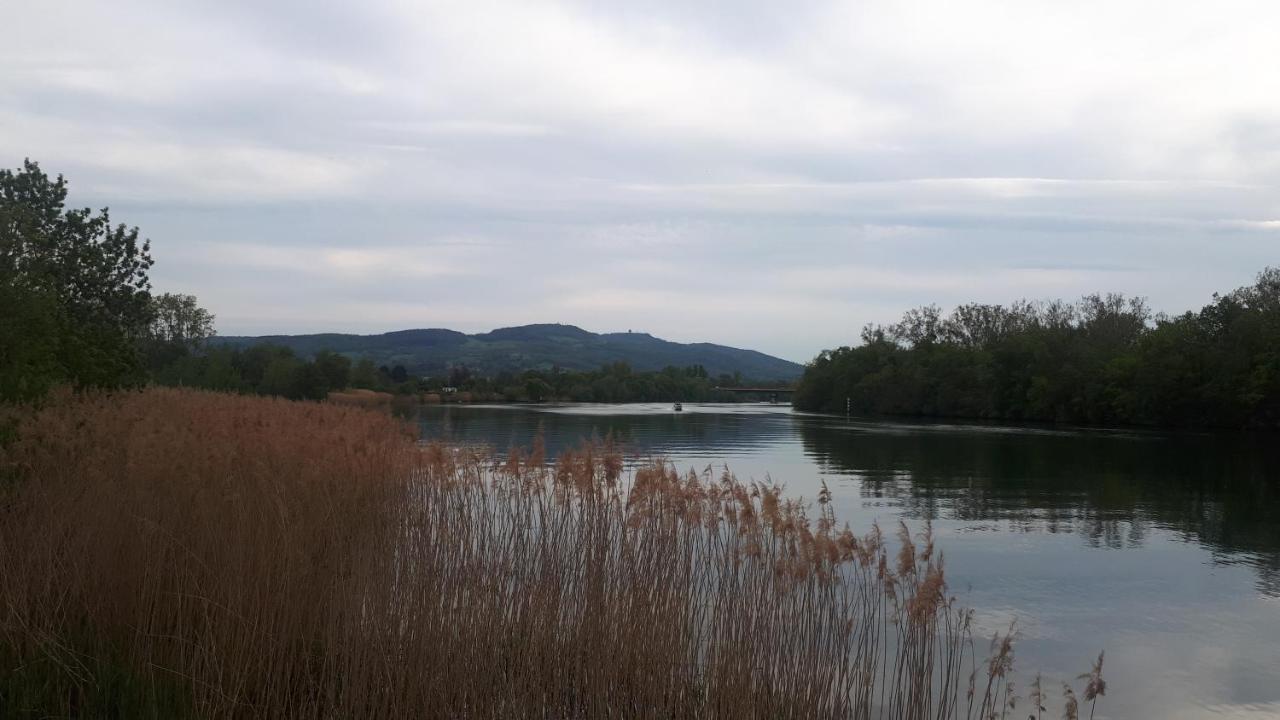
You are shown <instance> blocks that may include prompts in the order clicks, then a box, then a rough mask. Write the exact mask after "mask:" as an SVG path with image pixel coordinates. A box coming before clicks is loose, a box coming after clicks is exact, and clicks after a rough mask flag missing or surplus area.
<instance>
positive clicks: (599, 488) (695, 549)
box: [0, 389, 1105, 720]
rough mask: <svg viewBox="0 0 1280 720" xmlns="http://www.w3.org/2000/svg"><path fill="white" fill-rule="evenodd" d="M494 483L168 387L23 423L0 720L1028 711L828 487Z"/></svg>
mask: <svg viewBox="0 0 1280 720" xmlns="http://www.w3.org/2000/svg"><path fill="white" fill-rule="evenodd" d="M491 457H492V456H491V455H489V454H488V453H483V452H479V451H476V450H473V449H463V448H455V447H447V446H442V445H430V446H425V447H422V446H419V445H417V444H416V442H415V441H414V438H413V436H412V434H411V433H410V431H409V429H408V428H407V427H406V426H405V425H402V424H400V423H398V422H397V421H395V420H393V419H392V418H391V417H390V416H387V415H385V414H378V413H375V412H369V411H365V410H360V409H356V408H350V407H344V406H341V405H336V404H312V403H294V402H289V401H284V400H271V399H264V398H255V397H239V396H231V395H217V394H209V393H200V392H193V391H182V390H173V389H168V390H159V389H156V390H148V391H146V392H141V393H128V394H118V395H111V396H106V395H91V396H78V397H77V396H71V395H65V396H60V397H57V398H55V399H53V400H52V401H50V402H48V403H47V404H46V405H45V406H43V408H42V409H39V410H30V411H27V412H26V413H24V416H23V418H22V419H21V421H20V423H19V430H18V439H17V441H16V442H14V443H13V444H12V445H11V446H10V447H9V448H7V449H6V450H5V451H4V453H3V456H2V458H0V460H2V461H3V462H4V463H5V466H6V467H7V468H9V472H10V474H12V475H15V476H16V477H17V480H16V481H15V482H11V483H10V484H9V485H8V486H7V487H5V488H4V489H2V490H0V716H4V717H26V716H31V717H46V716H76V717H156V718H160V717H164V718H169V717H182V716H199V717H315V718H321V717H323V718H329V717H463V718H496V717H503V718H505V717H543V718H597V717H601V718H607V717H615V718H646V717H653V718H658V717H662V718H675V717H690V718H692V717H732V718H756V717H759V718H766V717H767V718H777V717H805V718H834V717H882V718H921V719H924V718H930V719H937V720H944V719H946V718H976V717H984V718H985V717H1001V716H1003V715H1004V714H1005V713H1006V712H1008V711H1009V710H1010V709H1011V707H1012V702H1013V699H1014V695H1013V692H1012V688H1011V685H1010V683H1009V677H1008V676H1009V671H1010V666H1011V664H1012V645H1011V644H1010V639H1009V638H1008V637H997V638H996V639H995V640H994V641H993V643H992V650H991V653H990V655H989V657H988V658H987V659H985V660H979V659H978V657H977V655H976V654H975V652H974V649H973V642H972V640H971V631H972V625H971V615H970V613H969V612H968V611H967V610H965V609H963V608H961V607H960V606H959V605H958V604H957V603H956V602H955V600H954V599H953V598H952V597H950V596H949V595H948V594H947V588H946V581H945V576H944V568H943V561H942V556H941V554H940V553H939V552H938V551H937V550H936V548H935V547H934V543H933V539H932V537H931V534H930V533H929V532H928V530H927V528H926V530H925V532H924V533H923V534H922V535H920V536H912V535H911V534H910V533H909V532H908V531H907V529H906V528H905V527H900V528H899V529H898V531H897V532H896V538H895V539H894V541H892V542H890V541H887V540H886V538H885V537H884V535H883V534H882V533H881V531H880V530H879V529H878V528H872V529H871V531H870V532H869V533H868V534H866V535H862V536H857V535H855V534H854V533H853V532H852V531H851V530H850V529H848V528H847V527H843V526H839V525H838V524H837V521H836V519H835V517H834V515H833V513H832V511H831V505H830V502H829V500H830V497H829V493H827V492H826V491H825V489H824V492H823V493H822V494H821V495H820V496H819V498H817V500H818V504H817V506H816V508H810V507H807V506H805V505H802V504H799V503H797V502H794V501H791V500H788V499H786V498H785V497H784V496H783V495H782V494H781V491H780V489H779V488H778V487H777V486H774V485H771V484H759V483H743V482H739V481H738V480H737V479H735V478H734V477H732V476H731V475H728V474H723V475H720V476H712V475H711V474H710V473H704V474H701V475H699V474H680V473H677V472H676V471H675V470H674V469H673V468H672V467H671V466H670V465H668V464H666V463H663V462H661V461H653V462H650V463H647V464H644V465H642V466H640V467H638V468H637V469H635V470H634V471H631V472H624V466H623V462H622V458H621V456H620V455H619V454H618V453H617V452H616V451H615V450H614V449H613V448H611V447H609V446H607V445H588V446H584V447H583V448H581V449H580V450H578V451H575V452H571V453H568V454H565V455H563V456H561V457H560V458H558V459H557V461H556V462H555V463H554V464H553V465H548V464H547V463H546V462H545V459H544V458H543V457H542V450H541V448H540V447H537V446H535V447H534V448H531V449H530V450H528V451H527V452H523V451H513V452H512V453H511V455H510V456H509V457H507V458H506V459H505V461H502V462H495V461H494V460H492V459H491ZM1095 670H1096V675H1097V678H1096V679H1095V680H1094V681H1091V682H1092V685H1091V689H1092V690H1093V691H1094V692H1093V694H1094V695H1097V694H1102V692H1105V684H1101V679H1100V677H1101V676H1100V673H1101V660H1099V663H1098V665H1097V666H1096V667H1095ZM1099 687H1101V688H1103V690H1102V691H1097V690H1098V688H1099ZM1038 704H1039V698H1037V705H1038Z"/></svg>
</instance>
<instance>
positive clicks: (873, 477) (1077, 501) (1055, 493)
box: [800, 421, 1280, 596]
mask: <svg viewBox="0 0 1280 720" xmlns="http://www.w3.org/2000/svg"><path fill="white" fill-rule="evenodd" d="M800 428H801V438H802V441H803V443H804V447H805V451H806V453H808V454H809V455H811V456H813V457H815V458H816V459H817V460H818V461H819V462H820V464H822V465H823V466H825V467H826V468H828V471H829V472H832V473H839V474H843V475H849V476H854V477H857V478H859V480H860V483H861V492H862V493H863V495H864V497H868V498H877V497H891V498H892V499H893V500H894V503H895V504H897V505H900V506H901V507H902V508H903V509H904V511H905V513H906V515H907V516H908V517H910V518H913V519H931V520H933V519H955V520H966V521H974V522H998V523H1002V524H1004V525H1005V527H1006V529H1013V530H1017V529H1019V528H1021V529H1024V530H1027V531H1033V532H1060V533H1075V534H1078V535H1080V536H1081V537H1083V538H1084V539H1085V540H1086V542H1088V543H1090V544H1095V545H1100V546H1101V545H1105V546H1110V547H1123V546H1132V545H1141V544H1143V543H1144V542H1145V539H1146V536H1147V534H1148V531H1149V530H1150V528H1151V526H1152V525H1153V524H1154V525H1155V526H1157V527H1162V528H1168V529H1171V530H1174V531H1176V532H1180V533H1185V534H1186V535H1187V536H1188V537H1189V538H1193V539H1195V540H1196V541H1197V542H1199V543H1201V544H1203V545H1205V546H1206V547H1209V548H1210V549H1212V550H1213V551H1214V552H1215V553H1219V554H1221V555H1222V556H1223V557H1224V558H1229V559H1230V561H1232V562H1239V561H1244V562H1247V563H1249V564H1251V565H1254V566H1255V567H1256V568H1257V570H1258V572H1259V576H1260V579H1259V584H1260V588H1261V589H1262V591H1263V592H1266V593H1267V594H1269V595H1273V596H1280V486H1277V483H1276V478H1277V477H1280V442H1277V441H1280V438H1278V437H1276V436H1274V435H1270V434H1249V433H1207V432H1206V433H1194V434H1193V433H1179V434H1176V435H1165V434H1155V433H1150V434H1149V433H1147V432H1146V431H1135V432H1131V433H1115V432H1055V431H1050V430H1046V431H1043V432H1036V431H1030V432H1028V431H1024V430H1010V429H1001V428H989V429H986V430H982V429H975V428H973V427H966V428H964V429H957V428H955V427H954V426H946V425H939V426H936V428H935V429H932V430H931V429H930V428H929V427H928V426H925V427H923V428H922V427H921V426H910V427H909V428H906V427H902V426H899V431H897V432H895V431H894V426H893V425H885V424H874V425H873V424H864V423H859V422H856V421H854V422H849V423H844V422H841V421H831V422H828V423H823V424H816V423H815V424H808V423H806V424H802V425H801V426H800Z"/></svg>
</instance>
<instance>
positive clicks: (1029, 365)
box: [795, 268, 1280, 428]
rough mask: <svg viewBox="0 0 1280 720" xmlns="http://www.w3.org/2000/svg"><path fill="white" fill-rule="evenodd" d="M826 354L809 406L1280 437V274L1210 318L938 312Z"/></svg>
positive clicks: (1039, 308) (872, 331) (1033, 307)
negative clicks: (1277, 432) (1244, 430)
mask: <svg viewBox="0 0 1280 720" xmlns="http://www.w3.org/2000/svg"><path fill="white" fill-rule="evenodd" d="M862 339H863V344H862V345H860V346H858V347H842V348H839V349H836V350H828V351H824V352H823V353H821V354H820V355H818V357H817V358H815V359H814V360H813V362H811V363H810V364H809V365H808V366H807V367H806V368H805V373H804V376H803V378H802V379H801V381H800V384H799V386H798V387H797V390H796V395H795V405H796V407H797V408H800V409H803V410H817V411H826V412H844V410H845V403H846V399H847V400H848V402H849V405H850V406H851V408H852V410H854V411H855V412H859V413H883V414H900V415H930V416H949V417H970V418H991V419H1011V420H1041V421H1053V422H1070V423H1095V424H1141V425H1182V426H1193V425H1206V426H1218V427H1259V428H1276V427H1280V269H1276V268H1268V269H1266V270H1264V271H1263V272H1262V273H1260V274H1259V275H1258V278H1257V282H1256V283H1255V284H1254V285H1251V286H1248V287H1244V288H1240V289H1238V290H1236V291H1235V292H1232V293H1230V294H1228V295H1225V296H1218V295H1215V296H1214V299H1213V302H1212V303H1210V304H1209V305H1207V306H1205V307H1204V308H1203V309H1202V310H1201V311H1200V312H1199V313H1192V312H1188V313H1186V314H1183V315H1179V316H1177V317H1172V318H1170V317H1163V316H1161V317H1156V316H1152V314H1151V313H1150V312H1149V311H1148V310H1147V308H1146V306H1145V304H1144V303H1143V302H1142V301H1141V300H1138V299H1125V298H1124V297H1123V296H1121V295H1116V294H1109V295H1089V296H1086V297H1085V298H1083V299H1082V300H1081V301H1080V302H1079V303H1076V304H1069V303H1064V302H1060V301H1058V302H1042V303H1033V302H1027V301H1021V302H1018V303H1015V304H1013V305H1012V306H1010V307H1003V306H997V305H977V304H970V305H964V306H961V307H959V308H956V309H955V311H953V312H952V313H951V315H950V316H946V317H944V316H943V315H942V313H941V312H940V311H939V309H938V308H937V307H936V306H929V307H924V308H918V309H916V310H911V311H908V312H907V313H906V314H905V315H904V316H903V318H902V320H901V321H900V322H898V323H895V324H893V325H889V326H875V327H867V328H866V329H864V330H863V333H862Z"/></svg>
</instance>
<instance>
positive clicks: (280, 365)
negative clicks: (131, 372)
mask: <svg viewBox="0 0 1280 720" xmlns="http://www.w3.org/2000/svg"><path fill="white" fill-rule="evenodd" d="M349 373H350V361H349V360H347V359H346V358H344V357H342V356H339V355H333V354H332V353H321V355H320V356H318V357H317V358H316V359H314V360H309V361H308V360H303V359H300V358H298V357H297V356H295V355H294V354H293V351H292V350H290V349H289V348H283V347H277V346H275V345H255V346H253V347H251V348H245V349H241V348H234V347H211V348H206V349H205V350H203V351H200V352H198V353H187V354H183V355H181V356H179V357H178V358H176V359H175V360H174V361H173V362H172V363H170V364H168V365H165V366H163V367H160V368H157V369H155V370H154V372H153V375H152V377H153V379H154V380H155V382H157V383H159V384H161V385H173V386H185V387H197V388H205V389H208V390H222V391H227V392H241V393H250V394H259V395H278V396H280V397H287V398H292V399H294V400H323V399H324V398H325V397H326V396H327V395H328V394H329V391H330V390H341V389H343V388H345V387H347V386H348V383H347V380H346V378H347V377H348V376H349Z"/></svg>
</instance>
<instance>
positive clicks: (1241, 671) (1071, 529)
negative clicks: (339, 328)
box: [418, 405, 1280, 720]
mask: <svg viewBox="0 0 1280 720" xmlns="http://www.w3.org/2000/svg"><path fill="white" fill-rule="evenodd" d="M418 419H419V423H420V427H421V431H422V435H423V437H424V438H440V439H447V440H452V441H461V442H472V443H483V444H487V445H491V446H493V447H494V448H495V449H497V451H499V452H502V451H505V449H506V448H507V447H509V446H511V445H513V444H515V445H527V444H529V443H530V442H531V441H532V440H533V438H534V436H535V435H536V434H538V433H539V432H541V433H542V434H543V436H544V439H545V442H546V446H547V450H548V454H549V455H550V456H552V457H554V456H555V455H556V454H557V453H559V452H560V451H561V450H563V449H564V448H565V447H567V446H572V445H575V444H577V443H579V442H581V440H582V439H583V438H591V437H601V438H603V437H605V436H607V435H610V434H612V436H613V437H614V439H615V440H616V441H618V442H619V443H620V444H622V445H623V446H624V447H625V448H627V449H629V451H630V452H631V453H632V455H633V457H635V458H642V457H644V456H645V455H648V454H655V455H663V456H666V457H669V458H672V459H673V460H674V461H675V462H677V463H679V464H682V465H684V466H685V467H695V468H698V469H701V468H702V467H704V466H705V465H707V464H711V463H715V464H719V463H722V462H723V463H727V464H728V465H729V466H730V467H731V468H732V469H733V470H734V471H735V472H736V473H737V474H738V475H739V476H740V477H744V478H749V477H755V478H760V477H763V476H764V475H765V474H768V473H771V474H772V475H773V477H775V478H777V479H779V480H782V481H783V482H785V483H786V484H787V486H788V489H789V492H790V493H791V494H793V495H795V494H799V495H803V496H806V497H809V498H812V497H813V496H814V495H815V494H816V491H817V488H818V483H819V481H820V480H826V481H827V482H828V483H829V484H830V485H831V487H832V490H833V491H834V493H835V503H836V512H837V514H838V515H839V516H840V517H841V518H843V519H847V520H849V521H850V522H851V524H852V525H853V526H854V527H855V528H857V529H858V530H865V529H866V527H867V526H868V524H869V523H871V522H873V521H879V522H881V523H882V524H888V523H892V522H894V521H895V520H896V519H898V518H903V519H907V520H908V522H911V523H912V524H913V525H914V526H916V527H918V526H919V524H920V523H921V522H923V521H924V520H926V519H928V520H932V521H933V522H934V526H935V530H936V531H937V532H938V533H939V534H940V535H941V536H942V537H940V542H941V544H942V547H943V548H944V549H945V551H946V553H947V561H948V575H949V576H950V578H951V580H952V583H953V587H954V588H955V589H956V590H957V591H958V592H960V593H961V594H962V595H963V596H964V599H965V602H966V603H967V604H969V605H970V606H971V607H974V608H975V610H976V612H977V615H976V622H977V624H978V626H979V628H980V629H982V630H983V631H989V630H992V629H995V628H997V627H1003V626H1004V625H1005V624H1007V623H1008V622H1009V620H1010V619H1011V618H1015V617H1016V618H1017V619H1018V622H1019V627H1021V628H1022V630H1023V636H1022V641H1021V642H1020V644H1019V646H1018V647H1019V649H1018V653H1019V661H1018V663H1019V666H1020V667H1022V668H1023V669H1024V670H1027V671H1043V672H1044V673H1045V677H1046V678H1047V679H1050V680H1052V681H1053V682H1055V683H1060V682H1062V681H1066V680H1071V679H1072V678H1074V677H1075V675H1076V674H1078V673H1079V672H1081V671H1083V670H1086V669H1087V662H1088V660H1090V659H1092V658H1093V657H1094V656H1095V655H1096V654H1097V652H1098V650H1099V649H1101V648H1104V647H1105V648H1106V650H1107V666H1108V669H1109V673H1110V675H1111V678H1110V680H1111V684H1112V688H1111V691H1110V692H1109V696H1108V698H1107V703H1106V705H1105V710H1104V709H1103V708H1101V707H1100V708H1099V711H1100V713H1101V712H1106V716H1107V717H1136V718H1196V719H1208V718H1213V719H1214V720H1217V719H1219V718H1224V717H1280V502H1277V501H1280V439H1277V438H1276V437H1265V436H1249V435H1221V434H1217V435H1215V434H1204V433H1201V434H1196V433H1155V432H1101V431H1075V430H1059V429H1046V428H1009V427H996V426H972V425H956V424H929V423H892V422H867V421H847V420H845V419H843V418H832V417H829V416H816V415H804V414H796V413H792V412H791V411H790V409H789V408H786V407H783V406H768V405H764V406H759V405H757V406H743V405H732V406H710V405H694V406H690V405H686V406H685V411H684V412H682V413H679V414H676V413H673V412H672V411H671V407H670V406H668V405H626V406H593V405H572V406H560V407H556V406H502V407H478V406H470V407H440V406H435V407H424V408H422V409H420V412H419V415H418ZM1057 686H1058V685H1054V687H1057ZM1055 715H1056V713H1055Z"/></svg>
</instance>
